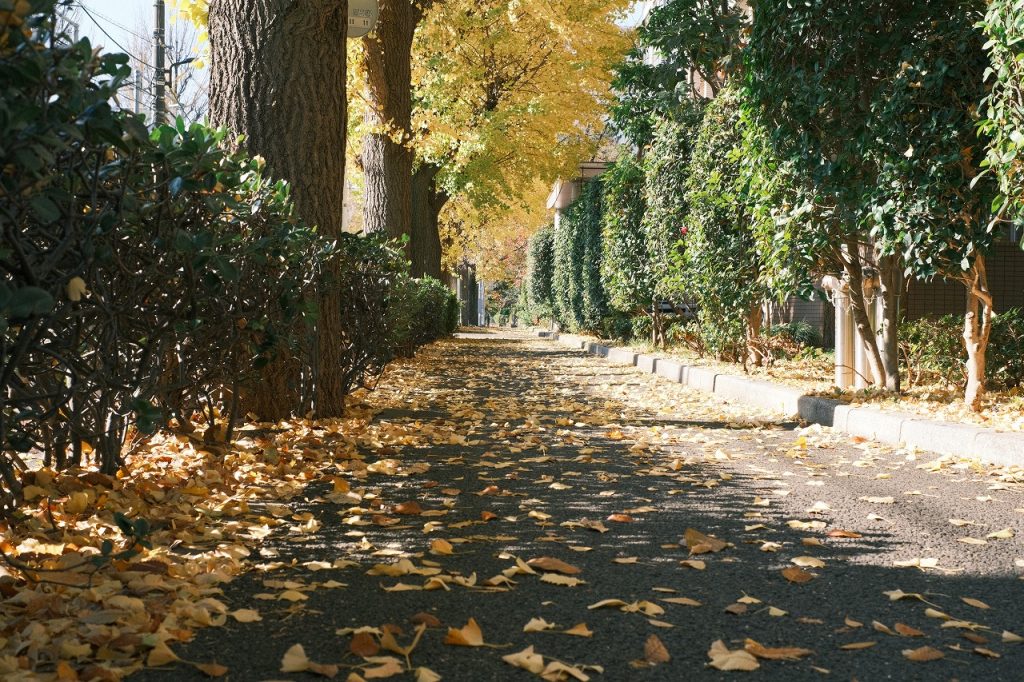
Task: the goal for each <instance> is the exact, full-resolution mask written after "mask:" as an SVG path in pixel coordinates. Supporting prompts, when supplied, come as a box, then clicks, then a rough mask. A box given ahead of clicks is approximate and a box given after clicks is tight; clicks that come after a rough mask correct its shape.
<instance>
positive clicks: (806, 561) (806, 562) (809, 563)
mask: <svg viewBox="0 0 1024 682" xmlns="http://www.w3.org/2000/svg"><path fill="white" fill-rule="evenodd" d="M790 561H792V562H793V563H794V564H796V565H797V566H800V567H802V568H825V562H824V561H822V560H821V559H817V558H815V557H812V556H798V557H793V558H792V559H790Z"/></svg>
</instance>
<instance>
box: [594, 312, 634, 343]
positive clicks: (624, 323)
mask: <svg viewBox="0 0 1024 682" xmlns="http://www.w3.org/2000/svg"><path fill="white" fill-rule="evenodd" d="M633 319H634V318H633V317H631V316H629V315H626V314H624V313H620V312H617V311H614V310H613V311H611V312H610V313H608V314H607V315H605V316H604V317H603V318H602V319H601V325H600V328H599V329H597V330H596V331H598V333H599V334H600V336H601V338H602V339H610V340H613V341H628V340H629V338H630V337H631V336H632V334H633Z"/></svg>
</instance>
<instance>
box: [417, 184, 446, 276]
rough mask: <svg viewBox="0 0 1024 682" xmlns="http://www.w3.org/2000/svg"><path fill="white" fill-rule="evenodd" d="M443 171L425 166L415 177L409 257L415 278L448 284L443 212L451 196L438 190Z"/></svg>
mask: <svg viewBox="0 0 1024 682" xmlns="http://www.w3.org/2000/svg"><path fill="white" fill-rule="evenodd" d="M440 171H441V169H440V167H438V166H434V165H432V164H423V165H421V166H420V167H419V168H417V169H416V172H415V173H414V174H413V176H412V231H411V233H410V235H409V256H410V261H411V263H412V268H411V273H412V276H413V277H423V276H428V277H433V278H434V279H437V280H441V281H444V280H443V279H442V276H443V275H442V272H441V231H440V225H439V221H440V217H441V209H442V208H444V205H445V204H446V203H448V195H447V194H446V193H445V192H443V191H441V190H439V189H438V187H437V174H438V173H439V172H440Z"/></svg>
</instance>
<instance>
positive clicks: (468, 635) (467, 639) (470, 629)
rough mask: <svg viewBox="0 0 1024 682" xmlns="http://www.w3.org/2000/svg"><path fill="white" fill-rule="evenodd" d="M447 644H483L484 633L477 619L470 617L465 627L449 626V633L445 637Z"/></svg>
mask: <svg viewBox="0 0 1024 682" xmlns="http://www.w3.org/2000/svg"><path fill="white" fill-rule="evenodd" d="M444 643H445V644H453V645H455V646H483V645H484V635H483V633H482V632H481V631H480V626H479V625H477V622H476V620H474V619H473V618H470V619H469V621H468V622H467V623H466V625H465V626H464V627H462V628H461V629H459V630H456V629H455V628H448V634H447V635H446V636H445V638H444Z"/></svg>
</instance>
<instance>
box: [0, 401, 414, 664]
mask: <svg viewBox="0 0 1024 682" xmlns="http://www.w3.org/2000/svg"><path fill="white" fill-rule="evenodd" d="M248 429H249V430H243V431H242V432H241V433H240V434H239V439H238V440H237V441H236V442H235V444H234V445H233V447H232V448H231V449H230V451H228V452H226V453H225V452H211V451H205V450H202V449H199V447H197V445H196V443H195V442H194V441H193V440H190V439H189V438H187V437H185V436H173V435H158V436H155V437H153V438H152V440H151V441H150V442H149V444H148V446H147V447H146V448H144V449H143V450H142V451H140V452H138V453H137V454H136V455H135V456H134V457H133V459H132V461H130V462H129V466H128V467H126V468H125V469H123V470H122V471H121V472H119V473H118V475H117V476H115V477H110V476H105V475H103V474H100V473H98V472H96V471H88V470H70V471H66V472H61V473H56V472H54V471H52V470H49V469H39V470H36V471H30V472H27V473H26V474H25V477H24V484H25V497H26V500H27V504H26V505H25V506H24V508H23V509H22V510H21V511H20V512H18V514H17V515H16V516H14V517H12V518H11V519H8V520H6V521H3V522H0V523H2V526H0V529H2V531H3V536H2V542H0V550H2V557H0V558H2V561H0V599H2V601H0V621H2V623H3V625H2V628H0V677H2V678H3V679H5V680H19V679H25V680H51V679H56V680H119V679H121V678H123V677H124V676H126V675H128V674H130V673H132V672H135V671H137V670H139V669H140V668H141V667H143V666H144V665H148V666H159V665H161V664H166V663H168V662H173V661H178V660H179V659H178V657H177V655H176V654H175V653H174V652H173V650H172V646H173V645H174V644H176V643H180V642H186V641H188V640H190V639H191V638H192V637H193V635H194V632H195V630H196V629H197V628H203V627H219V626H222V625H224V624H225V622H226V621H227V619H228V618H229V617H234V618H235V619H236V620H239V621H244V620H245V618H246V617H247V614H245V613H229V611H228V607H227V606H226V605H225V604H224V603H223V602H222V601H221V600H219V599H218V596H219V595H220V594H221V591H222V590H221V585H222V584H224V583H225V582H227V581H230V580H231V579H232V578H233V577H234V576H235V575H237V574H238V573H239V572H240V571H241V570H242V569H243V565H244V562H245V561H246V560H247V559H248V557H249V556H250V554H251V552H252V550H253V548H254V546H256V545H257V544H258V543H259V542H260V541H261V540H262V539H263V538H264V537H266V536H267V535H268V534H269V533H270V532H271V531H272V530H273V529H275V528H277V527H286V528H287V527H290V526H292V524H295V525H294V529H295V530H296V532H299V533H301V532H302V531H303V523H302V521H303V519H301V518H291V517H290V512H289V511H288V510H287V507H284V505H280V504H277V505H275V504H274V503H275V502H278V503H279V502H283V501H286V500H288V499H290V498H292V497H294V496H295V495H297V494H298V493H299V492H301V491H302V490H303V489H304V488H305V487H306V486H307V485H308V484H309V483H310V482H312V481H316V480H321V479H324V478H325V477H328V476H330V475H331V474H332V473H333V472H338V471H349V472H353V473H354V474H355V475H357V476H358V475H365V474H366V470H367V469H368V465H366V464H364V463H363V462H362V460H361V457H360V455H359V451H360V449H361V448H373V447H383V446H382V441H383V440H387V434H382V433H381V432H380V430H379V429H374V428H371V427H370V425H369V414H367V413H366V412H365V411H364V413H362V414H358V413H357V414H356V415H355V416H353V417H351V418H348V419H344V420H332V421H326V422H316V423H314V422H306V421H291V422H287V423H279V424H262V425H252V426H250V427H248ZM403 437H404V436H403V435H401V434H400V435H399V436H398V438H403ZM382 461H383V462H384V463H383V464H381V463H379V462H378V463H376V465H377V467H378V468H381V467H383V468H384V469H387V468H389V467H390V468H391V469H396V470H397V469H398V468H399V467H400V465H399V464H398V463H397V462H395V461H393V460H392V461H390V462H389V461H388V460H382ZM346 485H347V484H346ZM336 487H342V486H336ZM282 509H283V510H284V512H283V513H281V510H282ZM307 530H308V529H307ZM186 663H191V664H192V665H194V666H195V667H196V668H198V669H199V670H201V671H203V672H204V673H206V674H207V675H210V676H219V675H222V674H224V673H225V672H227V669H226V668H225V667H224V666H222V665H220V664H218V663H217V662H216V661H215V660H205V661H187V662H186Z"/></svg>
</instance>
